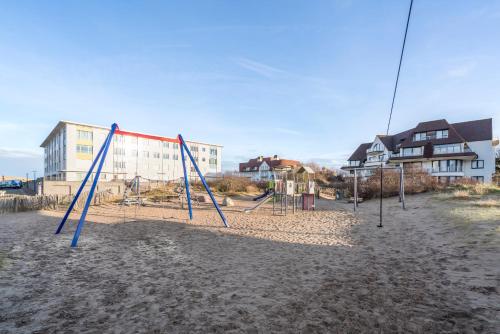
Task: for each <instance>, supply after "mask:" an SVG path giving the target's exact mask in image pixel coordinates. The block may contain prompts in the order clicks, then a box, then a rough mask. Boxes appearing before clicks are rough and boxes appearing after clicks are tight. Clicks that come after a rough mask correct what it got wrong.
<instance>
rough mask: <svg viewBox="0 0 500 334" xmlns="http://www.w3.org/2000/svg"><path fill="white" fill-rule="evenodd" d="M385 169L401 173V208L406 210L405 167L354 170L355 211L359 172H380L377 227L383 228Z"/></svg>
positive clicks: (376, 167)
mask: <svg viewBox="0 0 500 334" xmlns="http://www.w3.org/2000/svg"><path fill="white" fill-rule="evenodd" d="M384 169H385V170H397V171H399V202H400V203H401V208H402V209H403V210H406V204H405V178H404V169H403V167H391V166H385V167H384V166H374V167H363V168H355V169H354V207H353V210H354V211H356V209H357V208H358V206H359V204H358V171H363V170H372V171H376V170H380V194H379V196H380V199H379V201H380V208H379V224H378V225H377V227H383V225H382V222H383V214H382V213H383V205H382V204H383V198H384V197H383V193H384Z"/></svg>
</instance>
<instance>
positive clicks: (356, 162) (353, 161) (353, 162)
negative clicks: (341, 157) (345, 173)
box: [349, 160, 359, 167]
mask: <svg viewBox="0 0 500 334" xmlns="http://www.w3.org/2000/svg"><path fill="white" fill-rule="evenodd" d="M349 166H351V167H357V166H359V160H349Z"/></svg>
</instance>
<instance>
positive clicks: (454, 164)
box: [432, 159, 463, 173]
mask: <svg viewBox="0 0 500 334" xmlns="http://www.w3.org/2000/svg"><path fill="white" fill-rule="evenodd" d="M432 172H433V173H442V172H463V161H462V160H455V159H454V160H434V161H433V162H432Z"/></svg>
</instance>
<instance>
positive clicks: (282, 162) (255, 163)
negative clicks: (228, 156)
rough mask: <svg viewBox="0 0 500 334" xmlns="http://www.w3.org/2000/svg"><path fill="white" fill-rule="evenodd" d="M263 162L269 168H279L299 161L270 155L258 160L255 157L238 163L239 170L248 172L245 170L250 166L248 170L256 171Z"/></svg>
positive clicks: (298, 163)
mask: <svg viewBox="0 0 500 334" xmlns="http://www.w3.org/2000/svg"><path fill="white" fill-rule="evenodd" d="M264 162H266V163H267V164H268V165H269V167H270V169H271V170H273V169H276V168H277V169H280V168H289V167H296V166H299V165H300V161H297V160H289V159H279V158H272V157H266V158H262V160H259V158H255V159H250V160H248V162H242V163H240V166H239V171H240V172H248V171H247V170H246V169H247V168H248V167H249V168H250V171H256V170H258V169H259V167H260V165H262V164H263V163H264Z"/></svg>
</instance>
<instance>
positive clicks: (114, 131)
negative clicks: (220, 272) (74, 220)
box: [55, 123, 229, 247]
mask: <svg viewBox="0 0 500 334" xmlns="http://www.w3.org/2000/svg"><path fill="white" fill-rule="evenodd" d="M126 133H127V132H126V131H121V130H120V128H119V127H118V124H116V123H113V124H112V125H111V129H110V130H109V133H108V135H107V136H106V139H105V140H104V143H103V144H102V146H101V148H100V149H99V152H98V153H97V156H96V157H95V159H94V161H93V162H92V164H91V166H90V168H89V170H88V172H87V175H86V176H85V178H84V179H83V181H82V184H81V185H80V187H79V188H78V191H77V192H76V195H75V197H74V198H73V200H72V201H71V204H70V205H69V207H68V210H66V213H65V214H64V217H63V219H62V220H61V222H60V223H59V226H58V227H57V230H56V232H55V234H60V233H61V231H62V229H63V227H64V225H65V224H66V221H67V220H68V217H69V215H70V213H71V211H73V208H74V207H75V204H76V202H77V201H78V198H79V197H80V196H81V194H82V192H83V189H84V187H85V185H86V184H87V181H88V180H89V178H90V176H91V175H92V173H93V171H94V168H95V166H96V165H97V164H98V163H99V165H98V166H97V170H96V172H95V176H94V180H93V182H92V186H91V187H90V191H89V194H88V196H87V200H86V202H85V206H84V207H83V210H82V214H81V215H80V218H79V221H78V225H77V227H76V230H75V233H74V235H73V240H72V241H71V247H76V246H77V244H78V239H79V237H80V234H81V233H82V229H83V226H84V224H85V217H86V216H87V213H88V210H89V206H90V203H91V201H92V199H93V197H94V192H95V189H96V187H97V182H98V181H99V176H100V175H101V170H102V167H103V165H104V161H105V159H106V155H107V153H108V149H109V146H110V144H111V140H112V139H113V136H114V135H118V134H126ZM177 141H178V143H179V146H180V150H181V157H182V168H183V172H184V183H185V186H186V197H187V202H188V210H189V219H190V220H192V219H193V208H192V204H191V194H190V192H189V179H188V175H187V169H186V157H185V156H184V152H186V153H187V155H188V157H189V159H190V161H191V164H192V165H193V167H194V168H195V170H196V173H197V174H198V177H199V178H200V180H201V182H202V183H203V186H204V187H205V190H206V191H207V193H208V195H209V196H210V199H211V200H212V203H213V205H214V207H215V208H216V210H217V212H218V213H219V216H220V218H221V220H222V222H223V224H224V226H225V227H229V224H228V222H227V219H226V217H225V216H224V213H223V212H222V210H221V208H220V206H219V204H218V203H217V201H216V200H215V197H214V194H213V193H212V190H211V189H210V186H209V185H208V184H207V182H206V180H205V177H204V176H203V174H202V173H201V171H200V169H199V168H198V164H197V163H196V160H195V159H194V157H193V155H192V154H191V151H190V150H189V148H188V146H187V145H186V142H185V141H184V138H183V137H182V135H180V134H179V135H178V136H177Z"/></svg>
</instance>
